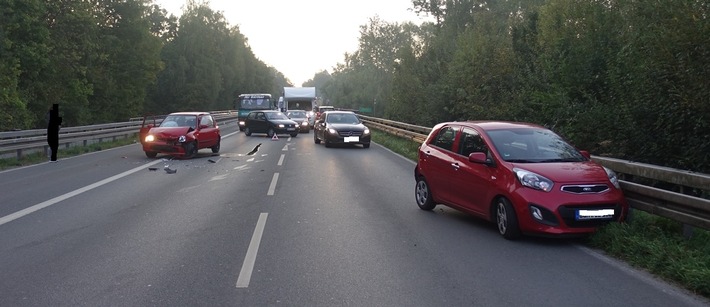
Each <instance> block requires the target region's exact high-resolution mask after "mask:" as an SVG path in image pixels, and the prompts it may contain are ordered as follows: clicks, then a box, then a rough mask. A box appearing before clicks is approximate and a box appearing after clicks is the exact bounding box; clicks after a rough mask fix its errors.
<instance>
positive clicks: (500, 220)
mask: <svg viewBox="0 0 710 307" xmlns="http://www.w3.org/2000/svg"><path fill="white" fill-rule="evenodd" d="M495 217H496V219H495V221H496V225H497V226H498V232H499V233H500V235H501V236H503V238H506V239H508V240H515V239H518V238H520V236H521V235H520V225H518V217H517V215H516V214H515V209H514V208H513V204H511V203H510V201H509V200H508V199H506V198H504V197H500V198H498V200H496V204H495Z"/></svg>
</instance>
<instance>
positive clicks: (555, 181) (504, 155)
mask: <svg viewBox="0 0 710 307" xmlns="http://www.w3.org/2000/svg"><path fill="white" fill-rule="evenodd" d="M414 178H415V180H416V188H415V196H416V201H417V205H419V208H421V209H423V210H432V209H434V207H435V206H436V204H439V203H440V204H443V205H446V206H449V207H452V208H455V209H458V210H461V211H464V212H468V213H471V214H473V215H476V216H478V217H481V218H483V219H486V220H488V221H491V222H495V223H496V224H497V226H498V231H499V232H500V234H501V235H502V236H503V237H505V238H506V239H516V238H518V237H520V236H521V235H523V234H526V235H552V236H566V235H584V234H589V233H591V232H594V231H595V230H596V229H597V228H598V227H599V226H601V225H603V224H605V223H608V222H611V221H623V220H624V218H625V217H626V215H627V213H628V204H627V203H626V200H625V199H624V195H623V194H622V191H621V189H620V187H619V181H618V179H617V177H616V174H615V173H614V172H613V171H612V170H610V169H608V168H605V167H603V166H601V165H599V164H597V163H595V162H593V161H591V159H590V155H589V153H588V152H586V151H579V150H577V149H576V148H575V147H573V146H572V145H570V144H569V143H567V142H566V141H565V140H564V139H562V138H561V137H560V136H558V135H557V134H555V133H554V132H552V131H550V130H548V129H546V128H544V127H541V126H538V125H534V124H528V123H513V122H493V121H491V122H483V121H479V122H447V123H440V124H438V125H436V126H435V127H434V128H433V129H432V131H431V132H430V133H429V136H428V137H427V139H426V141H424V143H423V144H422V145H421V146H420V147H419V161H418V163H417V166H416V168H415V170H414Z"/></svg>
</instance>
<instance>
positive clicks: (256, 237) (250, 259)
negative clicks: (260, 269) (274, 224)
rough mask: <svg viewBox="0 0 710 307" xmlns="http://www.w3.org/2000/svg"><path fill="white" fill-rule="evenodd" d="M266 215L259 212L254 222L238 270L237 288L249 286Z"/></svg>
mask: <svg viewBox="0 0 710 307" xmlns="http://www.w3.org/2000/svg"><path fill="white" fill-rule="evenodd" d="M268 215H269V214H268V213H265V212H264V213H261V214H259V220H258V221H257V222H256V228H255V229H254V233H253V234H252V235H251V242H249V248H248V249H247V255H246V257H244V263H242V270H241V271H239V277H238V278H237V288H246V287H249V281H251V274H252V272H254V263H255V262H256V254H257V253H258V252H259V244H261V236H262V235H263V234H264V226H265V225H266V218H267V217H268Z"/></svg>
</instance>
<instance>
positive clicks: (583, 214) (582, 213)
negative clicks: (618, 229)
mask: <svg viewBox="0 0 710 307" xmlns="http://www.w3.org/2000/svg"><path fill="white" fill-rule="evenodd" d="M613 217H614V209H600V210H577V214H576V216H575V218H576V219H577V220H578V221H579V220H599V219H611V218H613Z"/></svg>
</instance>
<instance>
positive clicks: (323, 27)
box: [155, 0, 423, 86]
mask: <svg viewBox="0 0 710 307" xmlns="http://www.w3.org/2000/svg"><path fill="white" fill-rule="evenodd" d="M155 3H156V4H158V5H160V6H161V7H162V8H164V9H166V10H167V11H168V13H172V14H175V15H176V16H180V14H181V13H182V7H183V6H184V5H185V3H186V1H185V0H155ZM209 6H210V8H212V10H214V11H221V12H222V13H223V14H224V16H225V18H226V19H227V21H228V22H229V24H230V26H239V30H240V32H241V33H242V34H244V36H246V37H247V39H248V42H249V46H250V47H251V49H252V51H253V52H254V54H255V55H256V57H257V58H259V59H260V60H261V61H263V62H264V63H266V64H267V65H269V66H273V67H274V68H276V70H278V71H280V72H281V73H283V74H284V75H285V76H286V78H288V79H289V80H290V81H291V83H293V84H294V86H301V84H302V83H303V82H306V81H308V80H309V79H311V78H313V75H314V74H316V73H317V72H320V71H323V70H327V71H328V72H331V73H332V72H333V69H332V68H333V67H335V66H336V65H337V64H338V63H344V59H345V57H344V55H345V53H346V52H348V53H352V52H354V51H355V50H357V46H358V38H359V37H360V32H359V31H360V26H361V25H366V24H369V19H370V18H372V17H374V16H379V18H380V19H381V20H383V21H386V22H398V23H401V22H404V21H412V22H414V23H417V24H420V23H421V21H422V20H423V19H422V18H420V17H418V16H417V15H416V14H414V12H412V11H411V10H410V9H411V8H412V1H411V0H357V1H344V0H298V1H295V0H211V1H210V2H209Z"/></svg>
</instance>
